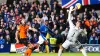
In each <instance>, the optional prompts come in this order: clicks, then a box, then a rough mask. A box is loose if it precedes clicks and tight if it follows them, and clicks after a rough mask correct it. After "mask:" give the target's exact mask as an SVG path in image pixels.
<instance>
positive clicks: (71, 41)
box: [58, 7, 87, 56]
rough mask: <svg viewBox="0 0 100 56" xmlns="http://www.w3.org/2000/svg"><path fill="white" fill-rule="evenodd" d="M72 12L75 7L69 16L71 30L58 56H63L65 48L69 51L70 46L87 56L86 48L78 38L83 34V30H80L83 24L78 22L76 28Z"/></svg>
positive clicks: (71, 9) (71, 8)
mask: <svg viewBox="0 0 100 56" xmlns="http://www.w3.org/2000/svg"><path fill="white" fill-rule="evenodd" d="M72 11H73V7H70V10H69V14H68V22H69V27H70V29H69V32H68V35H67V39H66V41H65V42H64V43H63V44H62V46H61V47H60V49H59V51H58V56H61V54H62V50H63V49H64V48H65V49H68V47H70V46H73V47H77V48H78V49H79V50H80V51H81V52H82V54H83V55H84V56H87V54H86V51H85V50H84V48H83V47H82V45H81V44H80V42H79V41H78V36H79V35H80V34H81V33H82V32H83V30H82V29H80V25H81V23H80V21H77V22H76V26H75V25H74V24H73V22H72V19H73V17H72V14H71V12H72Z"/></svg>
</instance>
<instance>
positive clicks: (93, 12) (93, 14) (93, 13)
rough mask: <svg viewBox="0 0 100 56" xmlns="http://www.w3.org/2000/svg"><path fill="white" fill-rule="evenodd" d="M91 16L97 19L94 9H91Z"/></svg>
mask: <svg viewBox="0 0 100 56" xmlns="http://www.w3.org/2000/svg"><path fill="white" fill-rule="evenodd" d="M92 16H94V17H95V18H96V19H98V15H97V13H96V11H95V10H94V9H92ZM96 19H95V20H96Z"/></svg>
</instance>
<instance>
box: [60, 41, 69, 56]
mask: <svg viewBox="0 0 100 56" xmlns="http://www.w3.org/2000/svg"><path fill="white" fill-rule="evenodd" d="M70 45H71V42H70V41H69V40H66V41H65V42H64V43H63V44H62V46H61V47H60V48H59V51H58V56H61V55H62V51H63V49H64V48H65V49H68V47H69V46H70Z"/></svg>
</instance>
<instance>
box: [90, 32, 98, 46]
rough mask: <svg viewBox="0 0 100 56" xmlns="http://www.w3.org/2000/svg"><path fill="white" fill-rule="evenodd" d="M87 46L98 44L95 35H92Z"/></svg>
mask: <svg viewBox="0 0 100 56" xmlns="http://www.w3.org/2000/svg"><path fill="white" fill-rule="evenodd" d="M89 44H98V38H97V36H96V34H95V33H92V35H91V37H90V39H89Z"/></svg>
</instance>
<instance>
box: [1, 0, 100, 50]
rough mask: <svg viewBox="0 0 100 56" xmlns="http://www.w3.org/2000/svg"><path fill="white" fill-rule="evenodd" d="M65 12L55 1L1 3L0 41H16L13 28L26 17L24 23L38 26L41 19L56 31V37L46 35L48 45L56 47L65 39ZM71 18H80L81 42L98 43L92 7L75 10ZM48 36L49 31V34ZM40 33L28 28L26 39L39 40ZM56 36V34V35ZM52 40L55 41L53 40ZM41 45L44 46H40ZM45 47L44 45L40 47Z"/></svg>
mask: <svg viewBox="0 0 100 56" xmlns="http://www.w3.org/2000/svg"><path fill="white" fill-rule="evenodd" d="M67 16H68V12H67V10H66V9H62V7H61V5H60V4H59V3H58V1H57V0H50V3H48V2H47V0H43V2H41V3H40V2H39V1H38V0H34V1H33V2H28V1H27V0H26V1H25V2H22V1H21V0H19V1H17V2H16V1H14V2H13V4H9V5H8V4H6V3H2V5H0V44H10V43H15V42H16V41H15V32H16V27H17V26H18V25H19V24H20V21H21V19H23V18H24V19H25V20H27V24H28V25H30V26H31V27H34V28H36V29H39V27H40V26H41V22H42V20H44V21H45V20H48V21H49V28H50V29H51V30H52V31H53V32H54V33H55V34H56V35H55V36H53V37H55V39H52V38H50V37H52V36H50V37H48V36H47V38H48V40H49V42H50V43H49V44H50V46H51V47H57V46H58V45H59V44H61V43H63V42H64V40H65V39H66V38H67V34H68V30H69V24H68V21H67V18H68V17H67ZM73 16H74V20H73V22H75V21H78V20H79V21H81V28H82V29H83V30H84V31H85V34H81V35H80V36H79V41H80V42H81V43H82V44H100V18H99V15H98V14H97V13H96V11H95V10H94V9H93V8H91V11H88V8H84V11H83V12H81V13H80V11H78V10H75V11H74V12H73ZM48 35H49V34H48ZM38 36H39V32H32V31H29V33H27V37H28V39H29V40H30V41H31V42H32V43H36V42H37V41H38ZM56 36H59V37H58V38H56ZM52 41H55V42H52ZM42 46H43V45H42ZM42 49H44V47H42Z"/></svg>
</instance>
